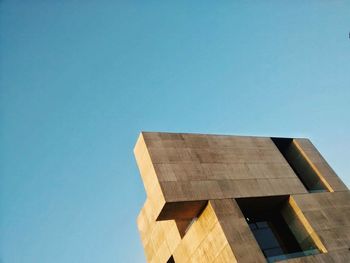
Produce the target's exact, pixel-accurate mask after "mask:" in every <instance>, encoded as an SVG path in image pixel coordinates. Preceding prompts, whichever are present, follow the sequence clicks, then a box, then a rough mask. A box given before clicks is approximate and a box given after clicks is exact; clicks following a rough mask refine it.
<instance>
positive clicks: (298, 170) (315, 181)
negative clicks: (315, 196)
mask: <svg viewBox="0 0 350 263" xmlns="http://www.w3.org/2000/svg"><path fill="white" fill-rule="evenodd" d="M271 139H272V141H273V142H274V143H275V145H276V146H277V148H278V150H279V151H280V152H281V154H282V155H283V156H284V158H285V159H286V161H287V162H288V163H289V165H290V167H291V168H292V169H293V170H294V172H295V174H296V175H297V176H298V177H299V179H300V181H301V182H302V183H303V184H304V186H305V188H306V189H307V190H308V191H309V192H310V193H316V192H326V191H328V190H327V188H326V186H325V185H324V184H323V183H322V181H321V179H320V177H319V176H318V175H317V173H316V172H315V170H314V169H313V168H312V167H311V165H310V164H309V162H308V161H307V160H306V159H305V157H304V156H303V155H302V153H301V152H300V150H299V149H298V147H297V146H296V144H295V143H294V141H293V139H290V138H271Z"/></svg>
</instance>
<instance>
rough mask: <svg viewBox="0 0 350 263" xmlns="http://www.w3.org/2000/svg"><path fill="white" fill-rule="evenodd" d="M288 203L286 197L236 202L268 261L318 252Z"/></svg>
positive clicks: (287, 197) (259, 198)
mask: <svg viewBox="0 0 350 263" xmlns="http://www.w3.org/2000/svg"><path fill="white" fill-rule="evenodd" d="M288 200H289V196H273V197H251V198H238V199H236V201H237V203H238V205H239V207H240V209H241V211H242V213H243V215H244V217H245V219H246V221H247V223H248V225H249V227H250V229H251V231H252V233H253V235H254V237H255V239H256V241H257V243H258V244H259V246H260V249H261V250H262V252H263V254H264V256H265V258H266V259H267V261H268V262H276V261H278V260H284V259H289V258H295V257H302V256H307V255H313V254H318V253H320V250H319V249H318V248H317V246H316V244H315V243H314V242H313V239H312V238H311V237H310V236H309V234H308V233H307V231H306V229H305V228H304V227H303V225H302V224H301V223H300V222H299V220H298V218H297V216H296V215H295V213H294V212H293V211H294V210H293V209H292V208H291V206H290V204H289V201H288Z"/></svg>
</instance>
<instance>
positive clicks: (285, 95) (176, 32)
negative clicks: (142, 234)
mask: <svg viewBox="0 0 350 263" xmlns="http://www.w3.org/2000/svg"><path fill="white" fill-rule="evenodd" d="M49 2H51V3H49ZM262 2H264V3H262ZM349 31H350V2H349V1H332V2H329V1H233V0H231V1H223V0H222V1H203V0H202V1H152V0H151V1H141V0H140V1H136V0H135V1H132V0H130V1H15V0H14V1H6V0H2V1H1V2H0V37H1V39H0V52H1V57H0V59H1V61H0V74H1V75H0V77H1V78H0V95H1V97H0V114H1V115H0V117H1V125H0V143H1V147H0V172H1V173H0V176H1V177H0V180H1V181H0V190H1V191H0V209H1V210H0V233H1V234H0V249H1V250H0V262H2V263H19V262H21V263H22V262H26V263H41V262H43V263H47V262H50V263H62V262H74V263H75V262H84V263H89V262H94V263H95V262H96V263H97V262H104V263H105V262H106V263H107V262H111V263H112V262H144V261H145V259H144V255H143V250H142V247H141V242H140V239H139V236H138V233H137V228H136V216H137V214H138V212H139V210H140V208H141V207H142V205H143V202H144V200H145V193H144V189H143V185H142V181H141V179H140V176H139V173H138V170H137V166H136V164H135V161H134V157H133V147H134V144H135V142H136V139H137V136H138V134H139V132H140V131H141V130H147V131H173V132H200V133H223V134H243V135H267V136H270V135H271V136H272V135H273V136H288V137H297V136H300V137H303V136H305V137H309V138H310V139H311V140H312V141H313V142H314V144H315V145H316V147H318V148H319V150H320V151H321V153H322V154H323V155H324V156H325V158H326V159H327V160H328V161H329V163H330V164H331V165H332V166H333V168H334V169H335V171H336V172H337V173H338V175H339V176H340V177H341V178H342V179H343V180H344V181H345V182H346V183H347V185H348V186H349V185H350V166H349V148H350V140H349V130H350V117H349V115H350V106H349V101H350V39H349V37H348V34H349Z"/></svg>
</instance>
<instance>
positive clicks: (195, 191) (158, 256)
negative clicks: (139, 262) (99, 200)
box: [134, 132, 350, 263]
mask: <svg viewBox="0 0 350 263" xmlns="http://www.w3.org/2000/svg"><path fill="white" fill-rule="evenodd" d="M134 153H135V157H136V161H137V164H138V167H139V170H140V174H141V177H142V180H143V183H144V187H145V190H146V194H147V199H146V201H145V203H144V206H143V208H142V209H141V212H140V214H139V216H138V219H137V225H138V229H139V232H140V235H141V240H142V244H143V246H144V250H145V255H146V260H147V262H159V263H162V262H180V263H182V262H276V261H278V260H280V261H281V262H350V251H349V248H350V193H349V190H348V188H347V187H346V186H345V185H344V183H343V182H342V181H341V180H340V179H339V177H338V176H337V175H336V174H335V172H334V171H333V170H332V169H331V167H330V166H329V165H328V164H327V162H326V161H325V160H324V158H323V157H322V156H321V155H320V153H319V152H318V151H317V149H316V148H315V147H314V146H313V145H312V143H311V142H310V141H309V140H308V139H299V138H298V139H297V138H294V139H284V138H269V137H244V136H227V135H204V134H180V133H157V132H143V133H141V134H140V136H139V138H138V140H137V143H136V146H135V149H134ZM277 209H278V213H277V212H275V210H276V211H277ZM277 216H278V220H282V221H283V222H284V223H283V224H285V226H286V227H284V228H283V229H282V228H281V229H282V230H280V229H279V228H280V225H279V224H276V223H275V222H279V221H276V220H277V219H276V218H277ZM264 224H266V228H265V225H264ZM261 225H263V228H262V230H260V229H259V226H261ZM259 231H260V232H259ZM265 232H266V233H269V234H270V235H272V237H271V239H276V240H277V241H276V240H273V242H275V243H276V245H273V246H272V247H271V248H270V247H265V245H266V244H268V242H270V241H271V240H268V241H265V240H264V238H263V239H261V233H265ZM287 232H288V233H287ZM286 240H291V241H292V242H294V243H295V246H294V247H292V246H290V243H292V242H289V241H288V242H286ZM264 242H265V243H264ZM266 242H267V243H266ZM275 243H274V244H275ZM268 245H269V244H268ZM280 251H283V253H282V252H280ZM271 255H273V256H271ZM276 255H277V256H276Z"/></svg>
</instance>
